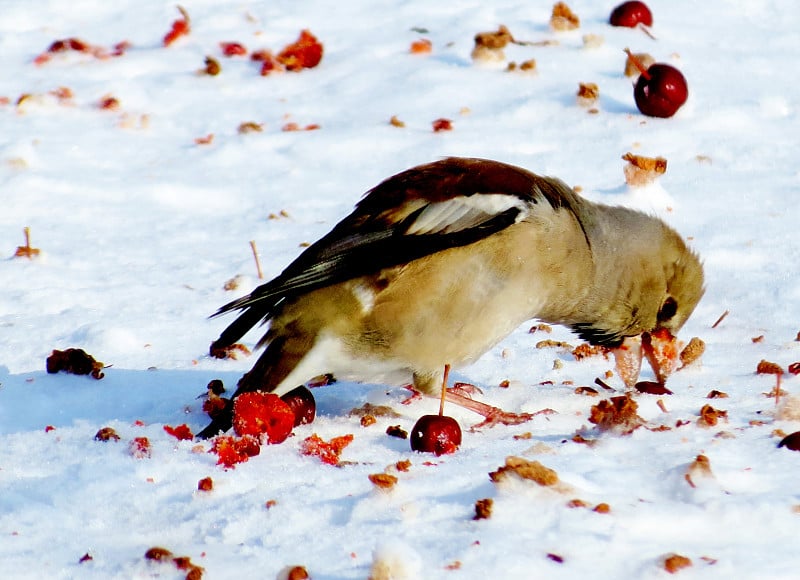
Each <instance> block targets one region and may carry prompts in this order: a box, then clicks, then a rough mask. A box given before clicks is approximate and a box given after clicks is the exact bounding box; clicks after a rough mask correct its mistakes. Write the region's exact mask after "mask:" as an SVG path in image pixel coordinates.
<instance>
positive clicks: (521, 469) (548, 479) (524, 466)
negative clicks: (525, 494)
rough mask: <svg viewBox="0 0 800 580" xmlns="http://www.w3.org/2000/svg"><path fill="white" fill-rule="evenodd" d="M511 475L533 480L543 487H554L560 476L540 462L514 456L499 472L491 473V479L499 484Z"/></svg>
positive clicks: (507, 458)
mask: <svg viewBox="0 0 800 580" xmlns="http://www.w3.org/2000/svg"><path fill="white" fill-rule="evenodd" d="M511 474H514V475H517V476H518V477H521V478H522V479H528V480H531V481H533V482H535V483H537V484H539V485H541V486H552V485H555V484H557V483H558V474H557V473H556V472H555V471H554V470H552V469H550V468H548V467H545V466H544V465H542V464H541V463H539V462H538V461H528V460H527V459H522V458H521V457H514V456H513V455H510V456H508V457H506V464H505V465H503V466H501V467H499V468H498V469H497V471H492V472H490V473H489V478H490V479H491V480H492V481H493V482H495V483H498V482H499V481H502V480H503V479H505V478H506V477H508V476H509V475H511Z"/></svg>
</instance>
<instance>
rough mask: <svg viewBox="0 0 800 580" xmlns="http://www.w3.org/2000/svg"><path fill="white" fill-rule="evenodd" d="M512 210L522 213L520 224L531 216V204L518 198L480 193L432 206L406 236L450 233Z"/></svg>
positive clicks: (423, 211)
mask: <svg viewBox="0 0 800 580" xmlns="http://www.w3.org/2000/svg"><path fill="white" fill-rule="evenodd" d="M512 208H517V209H519V210H520V213H519V215H518V216H517V219H516V221H520V220H522V219H524V218H525V217H526V216H527V215H528V204H527V203H526V202H525V201H523V200H521V199H520V198H518V197H517V196H515V195H506V194H502V193H491V194H486V193H476V194H474V195H470V196H459V197H455V198H453V199H448V200H447V201H437V202H433V203H430V204H428V206H427V207H426V208H425V209H424V210H422V213H420V214H419V216H417V219H415V220H414V223H412V224H411V225H410V226H409V228H408V230H406V234H408V235H425V234H450V233H453V232H458V231H462V230H467V229H469V228H473V227H475V226H478V225H480V224H482V223H483V222H485V221H488V220H490V219H492V218H493V217H495V216H497V215H500V214H501V213H503V212H504V211H507V210H509V209H512Z"/></svg>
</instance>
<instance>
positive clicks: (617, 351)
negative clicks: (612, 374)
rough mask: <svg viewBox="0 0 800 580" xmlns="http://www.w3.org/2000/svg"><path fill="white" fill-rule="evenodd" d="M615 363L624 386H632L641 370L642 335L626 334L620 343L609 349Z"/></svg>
mask: <svg viewBox="0 0 800 580" xmlns="http://www.w3.org/2000/svg"><path fill="white" fill-rule="evenodd" d="M611 352H612V353H613V354H614V361H615V362H616V364H617V374H618V375H619V378H621V379H622V382H623V383H625V386H626V387H628V388H629V389H630V388H633V386H634V385H635V384H636V381H638V380H639V371H641V370H642V337H641V336H626V337H625V340H623V341H622V344H621V345H619V346H618V347H617V348H614V349H612V350H611Z"/></svg>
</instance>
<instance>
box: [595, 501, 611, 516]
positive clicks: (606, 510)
mask: <svg viewBox="0 0 800 580" xmlns="http://www.w3.org/2000/svg"><path fill="white" fill-rule="evenodd" d="M592 511H593V512H595V513H598V514H610V513H611V506H610V505H608V504H607V503H605V502H602V503H599V504H597V505H596V506H594V509H592Z"/></svg>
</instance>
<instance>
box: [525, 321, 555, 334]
mask: <svg viewBox="0 0 800 580" xmlns="http://www.w3.org/2000/svg"><path fill="white" fill-rule="evenodd" d="M528 332H529V333H530V334H533V333H534V332H546V333H547V334H550V333H551V332H553V327H552V326H550V325H549V324H544V323H541V324H537V325H535V326H531V327H530V328H529V329H528Z"/></svg>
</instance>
